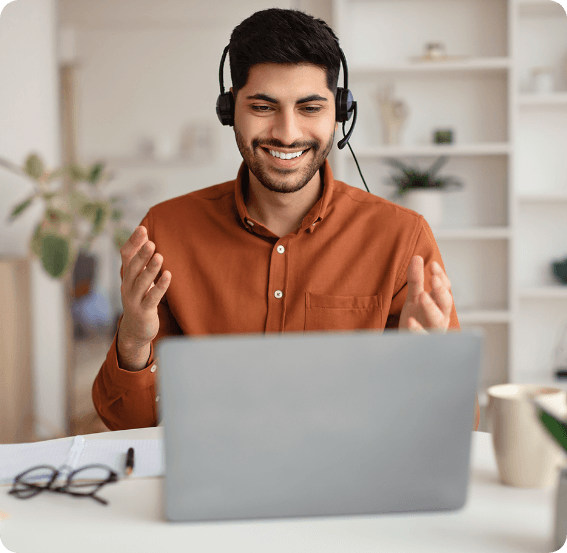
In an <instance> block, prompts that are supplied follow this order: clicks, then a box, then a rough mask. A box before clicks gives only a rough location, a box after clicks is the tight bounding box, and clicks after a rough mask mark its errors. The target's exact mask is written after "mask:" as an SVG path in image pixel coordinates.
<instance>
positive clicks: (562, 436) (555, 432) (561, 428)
mask: <svg viewBox="0 0 567 553" xmlns="http://www.w3.org/2000/svg"><path fill="white" fill-rule="evenodd" d="M537 414H538V418H539V420H540V421H541V422H542V423H543V424H544V426H545V427H546V428H547V430H548V432H549V433H550V434H551V435H552V436H553V437H554V438H555V441H556V442H557V443H558V444H559V445H560V446H561V447H562V448H563V449H564V450H565V451H567V428H566V425H565V424H562V423H561V422H560V421H558V420H556V419H555V418H554V417H552V416H551V415H549V414H547V413H546V412H545V411H544V410H543V409H540V408H537Z"/></svg>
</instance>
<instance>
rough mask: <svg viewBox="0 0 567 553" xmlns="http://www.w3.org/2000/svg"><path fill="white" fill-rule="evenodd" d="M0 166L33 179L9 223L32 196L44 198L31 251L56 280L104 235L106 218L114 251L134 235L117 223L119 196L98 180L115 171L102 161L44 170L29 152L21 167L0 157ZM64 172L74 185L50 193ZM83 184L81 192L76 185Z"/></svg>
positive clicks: (68, 270)
mask: <svg viewBox="0 0 567 553" xmlns="http://www.w3.org/2000/svg"><path fill="white" fill-rule="evenodd" d="M0 166H4V167H6V168H7V169H10V170H11V171H13V172H14V173H16V174H19V175H23V176H26V177H28V178H29V179H31V180H32V181H33V182H34V184H35V185H36V190H35V191H34V192H33V194H32V195H31V196H29V197H28V198H27V199H26V200H24V201H23V202H21V203H20V204H18V205H17V206H16V207H15V208H14V209H13V210H12V212H11V214H10V216H9V218H8V222H9V223H12V222H13V221H14V220H15V219H16V217H18V216H20V215H21V214H22V213H23V212H24V211H25V210H26V208H28V207H29V206H30V205H31V204H32V202H33V201H34V200H35V199H36V198H41V199H43V200H44V201H45V203H46V204H47V205H46V208H45V211H44V214H43V218H42V220H41V221H40V222H39V223H38V224H37V226H36V227H35V231H34V233H33V236H32V239H31V242H30V251H31V253H32V254H33V255H34V256H36V257H37V258H39V259H40V260H41V264H42V267H43V269H44V270H45V271H46V272H47V273H48V274H49V275H50V276H51V277H53V278H55V279H63V278H65V277H66V276H67V274H68V273H69V272H70V271H72V270H73V267H74V266H75V263H76V260H77V257H78V254H79V253H80V252H84V253H86V252H88V250H89V248H90V245H91V243H92V242H93V240H94V239H95V238H96V237H97V236H99V235H101V234H103V233H104V232H105V230H106V227H107V223H108V222H109V221H114V222H115V223H114V224H112V225H111V226H112V227H113V230H114V245H115V247H116V249H117V250H118V251H120V248H122V246H123V245H124V243H125V242H126V241H127V240H128V238H129V237H130V235H131V234H132V230H130V229H128V228H125V227H123V226H121V225H119V224H118V223H119V221H120V219H121V218H122V215H123V213H122V211H121V210H120V209H115V208H114V207H113V204H114V203H115V202H118V201H119V200H120V199H121V197H120V196H114V197H111V198H109V199H107V198H106V197H105V196H106V195H105V193H104V192H103V190H102V189H101V188H100V183H101V182H102V181H104V180H106V181H108V180H110V179H111V178H112V177H113V175H111V174H107V173H105V172H104V164H102V163H97V164H95V165H93V166H92V167H89V168H85V167H82V166H81V165H78V164H76V163H70V164H68V165H66V166H64V167H62V168H61V169H57V170H53V171H48V170H46V168H45V166H44V164H43V161H42V160H41V159H40V157H39V156H38V155H37V154H35V153H34V154H30V155H29V156H28V157H27V158H26V161H25V164H24V167H23V168H20V167H18V166H17V165H14V164H13V163H11V162H9V161H7V160H3V159H0ZM62 176H67V177H68V178H69V179H70V181H71V183H72V185H73V186H72V187H71V188H70V189H69V192H66V191H64V192H61V191H58V192H52V191H50V186H49V185H50V183H51V182H52V181H53V180H55V179H57V178H59V177H62ZM78 184H86V188H85V187H83V190H84V191H81V189H80V188H79V187H78V186H77V185H78Z"/></svg>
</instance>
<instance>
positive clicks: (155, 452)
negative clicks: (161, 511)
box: [0, 436, 165, 485]
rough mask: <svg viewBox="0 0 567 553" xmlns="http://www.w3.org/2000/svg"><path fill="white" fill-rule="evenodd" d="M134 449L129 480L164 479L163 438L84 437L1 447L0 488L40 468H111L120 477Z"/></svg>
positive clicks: (123, 474)
mask: <svg viewBox="0 0 567 553" xmlns="http://www.w3.org/2000/svg"><path fill="white" fill-rule="evenodd" d="M130 447H133V448H134V453H135V455H134V470H133V471H132V474H131V475H130V476H129V477H128V478H135V477H148V476H164V474H165V459H164V452H163V439H154V440H120V439H114V440H99V439H95V440H85V438H84V436H73V437H69V438H60V439H58V440H46V441H43V442H34V443H29V444H5V445H0V485H1V484H12V483H13V481H14V478H15V477H16V476H17V475H18V474H20V473H21V472H24V471H25V470H27V469H29V468H32V467H34V466H38V465H50V466H52V467H55V468H57V469H60V468H61V467H62V466H63V465H67V466H68V467H70V469H71V470H74V469H77V468H80V467H84V466H86V465H93V464H101V465H107V466H108V467H110V468H111V469H112V470H114V471H115V472H116V473H117V474H118V477H119V478H122V477H123V476H125V473H124V468H125V462H126V452H127V451H128V448H130Z"/></svg>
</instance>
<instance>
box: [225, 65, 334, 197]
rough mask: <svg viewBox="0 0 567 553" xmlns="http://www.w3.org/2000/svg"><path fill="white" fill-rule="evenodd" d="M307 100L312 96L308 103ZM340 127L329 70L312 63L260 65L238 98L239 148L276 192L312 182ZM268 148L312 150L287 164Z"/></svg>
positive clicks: (257, 174) (252, 168)
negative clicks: (327, 73)
mask: <svg viewBox="0 0 567 553" xmlns="http://www.w3.org/2000/svg"><path fill="white" fill-rule="evenodd" d="M231 90H232V89H231ZM258 95H263V96H264V97H258ZM251 96H256V98H250V97H251ZM308 97H313V98H311V99H310V100H308V101H305V100H306V99H307V98H308ZM298 102H301V103H298ZM337 127H338V123H336V122H335V98H334V96H333V94H332V92H331V91H330V90H329V89H328V88H327V84H326V74H325V71H324V69H321V68H319V67H317V66H315V65H312V64H305V65H300V66H296V65H283V64H278V63H263V64H259V65H255V66H253V67H252V68H251V69H250V72H249V74H248V82H247V83H246V86H245V87H244V88H242V89H241V90H240V91H239V93H238V97H237V98H236V105H235V115H234V134H235V137H236V144H237V145H238V149H239V150H240V153H241V154H242V157H243V158H244V161H245V163H246V165H247V166H248V168H249V169H250V172H251V173H252V175H254V176H255V177H256V179H258V181H259V182H260V183H261V184H262V185H263V186H265V187H266V188H267V189H268V190H271V191H273V192H284V193H285V192H296V191H298V190H301V189H302V188H303V187H304V186H305V185H306V184H308V183H309V182H310V181H311V180H312V179H313V177H314V176H315V174H316V173H317V171H318V170H319V168H320V167H321V165H323V163H324V161H325V159H326V158H327V156H328V155H329V152H330V151H331V148H332V147H333V141H334V138H335V131H336V130H337ZM269 150H276V151H280V152H285V153H291V152H298V151H303V150H307V151H306V152H304V153H303V154H302V155H301V156H300V157H299V158H297V159H292V160H289V161H287V160H286V161H284V160H280V159H279V158H276V157H273V156H272V154H270V152H269ZM251 178H252V177H251Z"/></svg>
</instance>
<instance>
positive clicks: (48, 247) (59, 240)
mask: <svg viewBox="0 0 567 553" xmlns="http://www.w3.org/2000/svg"><path fill="white" fill-rule="evenodd" d="M41 264H42V266H43V268H44V269H45V270H46V271H47V273H49V274H50V275H51V276H52V277H53V278H61V277H62V276H63V275H64V274H65V273H66V272H67V270H68V269H69V268H70V265H71V248H70V241H69V239H68V238H66V237H64V236H61V235H58V234H52V233H46V234H43V235H42V237H41Z"/></svg>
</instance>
